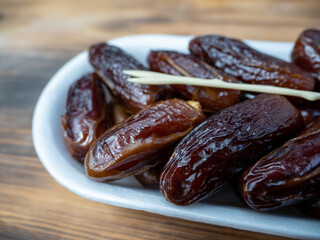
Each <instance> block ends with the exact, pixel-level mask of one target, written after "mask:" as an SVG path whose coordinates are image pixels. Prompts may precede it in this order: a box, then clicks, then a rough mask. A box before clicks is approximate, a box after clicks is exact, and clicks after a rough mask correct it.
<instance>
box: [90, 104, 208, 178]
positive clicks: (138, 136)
mask: <svg viewBox="0 0 320 240" xmlns="http://www.w3.org/2000/svg"><path fill="white" fill-rule="evenodd" d="M190 104H191V103H190ZM190 104H189V103H187V102H185V101H183V100H179V99H171V100H166V101H161V102H158V103H156V104H154V105H151V106H149V107H147V108H146V109H144V110H142V111H140V112H139V113H137V114H134V115H132V116H130V117H129V118H128V119H126V120H125V121H123V122H121V123H120V124H118V125H116V126H114V127H113V128H111V129H109V130H108V131H106V132H105V133H104V134H103V135H102V136H101V137H100V138H99V140H98V141H97V142H96V143H95V145H93V146H92V147H91V148H90V150H89V152H88V154H87V156H86V160H85V167H86V173H87V176H88V177H90V178H91V179H93V180H97V181H104V180H116V179H121V178H124V177H127V176H129V175H133V174H137V173H140V172H142V171H145V170H148V169H149V168H151V167H152V166H155V165H157V164H160V162H161V160H163V158H161V154H162V153H163V152H166V151H167V150H169V149H171V147H172V145H174V144H175V143H176V142H177V140H179V139H180V138H182V137H184V136H185V135H186V134H187V133H188V132H190V131H191V130H192V129H193V128H194V127H195V126H196V125H198V124H199V123H200V122H202V121H203V120H204V115H203V113H202V112H201V110H199V109H196V108H194V107H193V106H191V105H190Z"/></svg>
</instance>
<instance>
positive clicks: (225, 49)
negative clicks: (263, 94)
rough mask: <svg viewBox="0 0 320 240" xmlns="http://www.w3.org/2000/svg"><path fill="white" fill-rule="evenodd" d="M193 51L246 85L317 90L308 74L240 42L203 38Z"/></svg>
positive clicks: (223, 38)
mask: <svg viewBox="0 0 320 240" xmlns="http://www.w3.org/2000/svg"><path fill="white" fill-rule="evenodd" d="M189 49H190V51H191V53H192V54H194V55H195V56H197V57H199V58H200V59H203V60H204V61H206V62H208V63H209V64H212V65H213V66H215V67H217V68H218V69H221V70H223V71H224V72H225V73H227V74H228V75H231V76H233V77H235V78H237V79H238V80H240V81H242V82H245V83H253V84H262V85H274V86H279V87H287V88H293V89H300V90H313V89H314V85H315V81H314V79H313V78H312V76H311V75H310V74H309V73H308V72H306V71H304V70H302V69H300V68H299V67H297V66H296V65H294V64H292V63H288V62H285V61H282V60H280V59H278V58H275V57H272V56H269V55H266V54H263V53H261V52H259V51H257V50H255V49H253V48H251V47H249V46H248V45H246V44H245V43H243V42H241V41H239V40H236V39H231V38H227V37H223V36H218V35H207V36H201V37H197V38H194V39H193V40H192V41H191V42H190V44H189Z"/></svg>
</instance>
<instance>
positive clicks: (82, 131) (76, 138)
mask: <svg viewBox="0 0 320 240" xmlns="http://www.w3.org/2000/svg"><path fill="white" fill-rule="evenodd" d="M61 125H62V126H61V129H62V136H63V139H64V141H65V143H66V145H67V147H68V149H69V151H70V153H71V154H72V156H73V157H74V158H76V159H77V160H79V161H80V162H83V161H84V157H85V155H86V153H87V152H88V149H89V148H90V146H91V145H92V143H93V142H94V141H95V140H96V139H97V138H98V137H99V136H100V135H101V134H102V133H103V132H104V131H106V130H107V129H108V128H109V127H110V126H111V125H112V119H111V118H110V117H109V116H108V110H107V103H106V99H105V94H104V91H103V88H102V85H101V80H100V78H99V77H98V76H97V75H96V74H94V73H90V74H87V75H84V76H83V77H82V78H80V79H79V80H78V81H76V82H75V83H73V84H72V85H71V87H70V88H69V93H68V98H67V103H66V114H64V115H63V116H62V117H61Z"/></svg>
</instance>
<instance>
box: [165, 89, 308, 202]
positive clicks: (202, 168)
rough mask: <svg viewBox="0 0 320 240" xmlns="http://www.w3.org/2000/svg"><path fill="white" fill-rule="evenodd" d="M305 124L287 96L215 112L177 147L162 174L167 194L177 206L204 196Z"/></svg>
mask: <svg viewBox="0 0 320 240" xmlns="http://www.w3.org/2000/svg"><path fill="white" fill-rule="evenodd" d="M302 126H303V120H302V117H301V115H300V113H299V111H298V110H297V109H296V108H295V107H294V106H293V105H291V103H290V102H289V101H288V100H287V99H286V98H284V97H280V96H277V95H266V94H262V95H259V96H257V97H255V98H254V99H250V100H246V101H244V102H242V103H239V104H236V105H234V106H231V107H229V108H226V109H224V110H222V111H220V112H219V113H217V114H215V115H212V116H211V117H210V118H208V119H207V120H206V121H204V122H203V123H202V124H200V125H199V126H198V127H196V128H195V129H194V130H192V131H191V132H190V133H189V134H188V135H187V136H186V137H185V138H184V139H183V140H182V141H181V142H180V143H179V144H178V146H177V147H176V148H175V151H174V152H173V154H172V156H171V158H170V159H169V161H168V163H167V164H166V166H165V167H164V169H163V171H162V173H161V179H160V189H161V192H162V194H163V195H164V197H165V198H166V199H167V200H169V201H170V202H172V203H174V204H177V205H187V204H190V203H193V202H196V201H199V200H201V199H203V198H205V197H208V196H210V195H211V194H213V193H215V192H216V191H218V190H219V189H220V188H222V187H223V186H224V185H225V184H226V183H227V182H228V181H229V180H230V179H231V178H232V177H233V176H235V175H236V174H237V173H239V172H240V171H241V170H242V169H244V168H245V167H247V166H248V165H249V164H251V163H252V162H254V161H257V160H258V159H259V158H260V157H262V156H263V155H264V154H266V153H267V152H269V151H270V150H271V149H273V148H274V147H277V146H279V145H281V144H282V143H283V142H285V141H286V140H287V139H289V138H290V137H292V136H294V135H295V134H296V133H297V131H299V129H300V128H301V127H302Z"/></svg>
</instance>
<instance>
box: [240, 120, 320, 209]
mask: <svg viewBox="0 0 320 240" xmlns="http://www.w3.org/2000/svg"><path fill="white" fill-rule="evenodd" d="M317 121H318V123H315V124H312V125H310V126H309V127H307V129H305V130H304V131H303V134H299V135H298V137H296V138H293V139H291V140H289V141H288V142H286V143H285V144H284V145H283V146H281V147H280V148H278V149H276V150H274V151H273V152H271V153H270V154H268V155H267V156H265V157H263V158H262V159H260V160H259V161H258V162H257V163H255V164H254V165H253V166H251V167H250V168H249V169H248V170H247V171H246V172H245V173H244V174H243V175H242V177H241V178H240V193H241V195H242V197H243V199H244V200H245V202H246V203H247V204H248V205H249V206H250V207H251V208H253V209H257V210H263V211H269V210H275V209H278V208H281V207H284V206H289V205H294V204H297V203H299V202H301V201H303V200H306V199H308V198H311V197H314V196H318V195H320V152H319V148H320V129H319V128H316V129H315V128H314V126H319V123H320V120H317Z"/></svg>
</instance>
